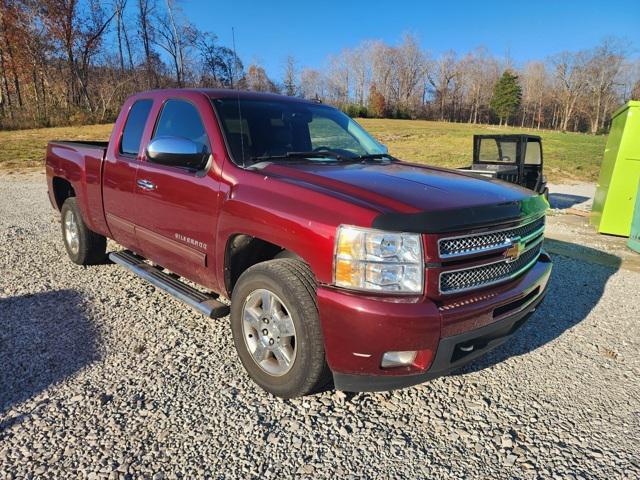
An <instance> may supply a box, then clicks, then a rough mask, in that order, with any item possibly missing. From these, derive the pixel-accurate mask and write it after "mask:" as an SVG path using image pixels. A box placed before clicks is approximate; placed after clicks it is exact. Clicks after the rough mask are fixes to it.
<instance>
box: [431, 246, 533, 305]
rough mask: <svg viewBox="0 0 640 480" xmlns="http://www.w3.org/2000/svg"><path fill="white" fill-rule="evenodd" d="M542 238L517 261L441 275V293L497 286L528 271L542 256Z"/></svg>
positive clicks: (447, 272)
mask: <svg viewBox="0 0 640 480" xmlns="http://www.w3.org/2000/svg"><path fill="white" fill-rule="evenodd" d="M541 251H542V237H540V239H539V240H536V241H534V242H533V243H532V244H530V245H529V246H528V249H527V250H526V251H525V252H524V253H522V255H520V257H518V259H517V260H514V261H509V260H507V259H505V260H499V261H497V262H492V263H487V264H485V265H480V266H476V267H469V268H463V269H457V270H449V271H447V270H445V271H443V272H442V273H440V293H442V294H449V293H460V292H466V291H469V290H475V289H477V288H482V287H488V286H490V285H495V284H497V283H501V282H504V281H507V280H510V279H512V278H515V277H517V276H518V275H520V274H522V273H524V272H525V271H527V270H528V269H529V268H530V267H531V266H532V265H533V264H534V263H535V262H536V261H537V260H538V257H539V256H540V252H541Z"/></svg>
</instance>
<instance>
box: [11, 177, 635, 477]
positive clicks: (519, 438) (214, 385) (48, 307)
mask: <svg viewBox="0 0 640 480" xmlns="http://www.w3.org/2000/svg"><path fill="white" fill-rule="evenodd" d="M554 261H555V271H554V275H553V280H552V283H551V286H550V291H549V295H548V297H547V300H546V301H545V303H544V305H543V306H542V307H541V308H540V309H538V311H537V312H536V314H535V315H534V316H533V317H532V319H531V321H530V322H529V323H528V324H527V325H526V326H525V327H524V328H523V329H521V330H520V332H519V333H518V334H517V336H516V337H514V338H513V339H511V340H510V341H509V342H508V343H506V344H505V345H503V346H502V347H500V348H499V349H497V350H496V351H494V352H492V353H491V354H489V355H488V356H486V357H484V358H482V359H481V360H479V361H477V362H476V363H474V364H472V365H470V366H469V367H467V368H466V369H465V370H464V371H462V372H460V373H459V374H457V375H453V376H449V377H446V378H441V379H438V380H435V381H432V382H430V383H427V384H424V385H421V386H418V387H414V388H409V389H406V390H401V391H396V392H391V393H380V394H357V395H346V394H344V393H340V392H333V391H328V392H325V393H322V394H319V395H315V396H310V397H306V398H303V399H297V400H293V401H283V400H279V399H276V398H274V397H271V396H269V395H267V394H265V393H263V392H262V391H261V390H259V389H258V388H257V387H256V386H255V385H254V384H253V383H252V382H251V381H250V380H249V378H248V377H247V375H246V374H245V373H244V371H243V370H242V367H241V365H240V363H239V361H238V360H237V359H236V355H235V353H234V350H233V344H232V339H231V331H230V328H229V325H228V322H227V321H226V320H225V319H223V320H209V319H206V318H204V317H202V316H200V315H198V314H197V313H194V312H192V311H191V310H189V309H187V308H185V307H183V306H182V305H181V304H180V303H178V302H177V301H174V300H173V299H171V298H169V297H168V296H166V295H165V294H163V293H161V292H158V291H156V290H155V289H154V288H153V287H151V286H148V285H146V284H145V283H144V282H142V281H141V280H138V279H137V278H136V277H134V276H133V275H131V274H129V273H128V272H126V271H125V270H123V269H121V268H120V267H117V266H115V265H104V266H98V267H92V268H81V267H77V266H74V265H73V264H71V262H70V261H69V260H68V259H67V258H66V254H65V252H64V249H63V246H62V242H61V239H60V233H59V225H58V223H57V221H56V218H55V217H54V216H53V215H52V210H51V208H50V207H49V204H48V201H47V199H46V196H45V183H44V176H43V175H41V174H37V175H29V176H25V175H17V176H15V175H14V176H4V177H0V478H114V479H116V478H119V479H123V478H153V479H161V478H201V477H217V478H232V477H242V478H272V477H276V476H278V477H281V478H290V477H293V476H301V477H309V478H311V477H313V478H316V477H317V478H324V477H336V476H340V477H343V476H351V477H372V478H390V477H394V478H397V477H428V478H452V477H454V478H469V477H473V478H538V477H542V478H567V479H580V478H585V479H586V478H606V479H611V478H640V458H639V455H640V383H639V382H638V375H639V373H640V363H639V360H638V352H639V349H638V343H639V338H640V328H639V327H638V317H639V313H640V307H639V306H638V299H639V297H640V295H639V293H640V287H639V285H640V274H639V273H636V272H632V271H627V270H623V269H617V268H614V267H610V266H603V265H596V264H591V263H588V262H584V261H581V260H576V259H572V258H568V257H562V256H555V257H554Z"/></svg>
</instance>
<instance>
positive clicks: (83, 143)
mask: <svg viewBox="0 0 640 480" xmlns="http://www.w3.org/2000/svg"><path fill="white" fill-rule="evenodd" d="M49 143H56V144H58V145H68V146H70V147H84V148H96V149H102V150H104V149H106V148H107V146H108V145H109V142H98V141H94V140H51V141H50V142H49Z"/></svg>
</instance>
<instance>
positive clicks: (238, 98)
mask: <svg viewBox="0 0 640 480" xmlns="http://www.w3.org/2000/svg"><path fill="white" fill-rule="evenodd" d="M231 40H232V42H233V64H234V65H233V75H232V76H231V77H232V78H231V88H233V77H235V76H236V75H237V73H238V54H237V52H236V32H235V30H234V28H233V27H231ZM236 99H237V101H238V119H239V121H240V153H241V154H242V166H243V167H245V162H244V131H243V128H244V127H243V125H242V108H240V90H239V89H238V86H237V85H236Z"/></svg>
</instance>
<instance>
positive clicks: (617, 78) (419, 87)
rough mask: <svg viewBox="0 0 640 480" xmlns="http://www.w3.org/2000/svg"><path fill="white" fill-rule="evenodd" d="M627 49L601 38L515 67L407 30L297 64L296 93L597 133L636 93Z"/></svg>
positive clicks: (350, 106) (456, 118)
mask: <svg viewBox="0 0 640 480" xmlns="http://www.w3.org/2000/svg"><path fill="white" fill-rule="evenodd" d="M628 49H629V47H628V46H627V45H625V43H624V42H623V41H620V40H617V39H606V40H604V41H602V42H601V43H600V44H599V45H597V46H595V47H594V48H591V49H588V50H584V51H579V52H562V53H558V54H557V55H553V56H551V57H550V58H547V59H545V60H540V61H532V62H528V63H526V64H524V65H523V66H521V67H517V66H516V64H515V63H514V62H513V61H512V60H511V59H509V58H507V59H500V58H496V57H494V56H493V55H491V54H490V53H489V52H488V51H487V50H485V49H484V48H478V49H477V50H474V51H472V52H469V53H467V54H466V55H463V56H459V55H457V54H456V52H453V51H449V52H447V53H444V54H442V55H440V56H438V57H433V56H432V55H431V54H430V53H429V52H428V51H424V50H423V49H421V48H420V46H419V45H418V42H417V40H416V38H415V37H413V36H411V35H405V36H404V38H403V40H402V42H401V43H400V44H399V45H396V46H390V45H387V44H385V43H382V42H364V43H362V44H361V45H360V46H358V47H357V48H354V49H346V50H343V51H342V52H341V53H340V54H338V55H335V56H333V57H331V58H330V59H329V61H328V64H327V68H326V69H324V70H316V69H304V70H302V72H301V74H300V91H301V93H302V94H303V95H304V96H313V95H315V94H318V95H319V96H320V97H321V98H324V99H326V100H327V101H329V102H331V103H334V104H337V105H341V106H342V107H343V108H344V109H345V110H346V111H347V112H349V113H350V114H353V115H360V116H373V117H396V118H423V119H429V120H444V121H451V122H468V123H478V122H481V123H500V122H503V123H509V124H511V125H517V126H523V127H530V128H548V129H557V130H571V131H588V132H591V133H596V132H599V131H603V130H605V129H606V128H607V127H608V125H607V122H608V119H609V115H610V114H611V113H612V112H613V111H614V110H615V109H616V108H617V107H618V106H619V105H621V104H622V103H623V102H624V101H626V100H628V99H630V98H640V63H639V62H638V61H637V60H636V61H635V62H633V61H630V60H629V58H628V56H627V51H628Z"/></svg>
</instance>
